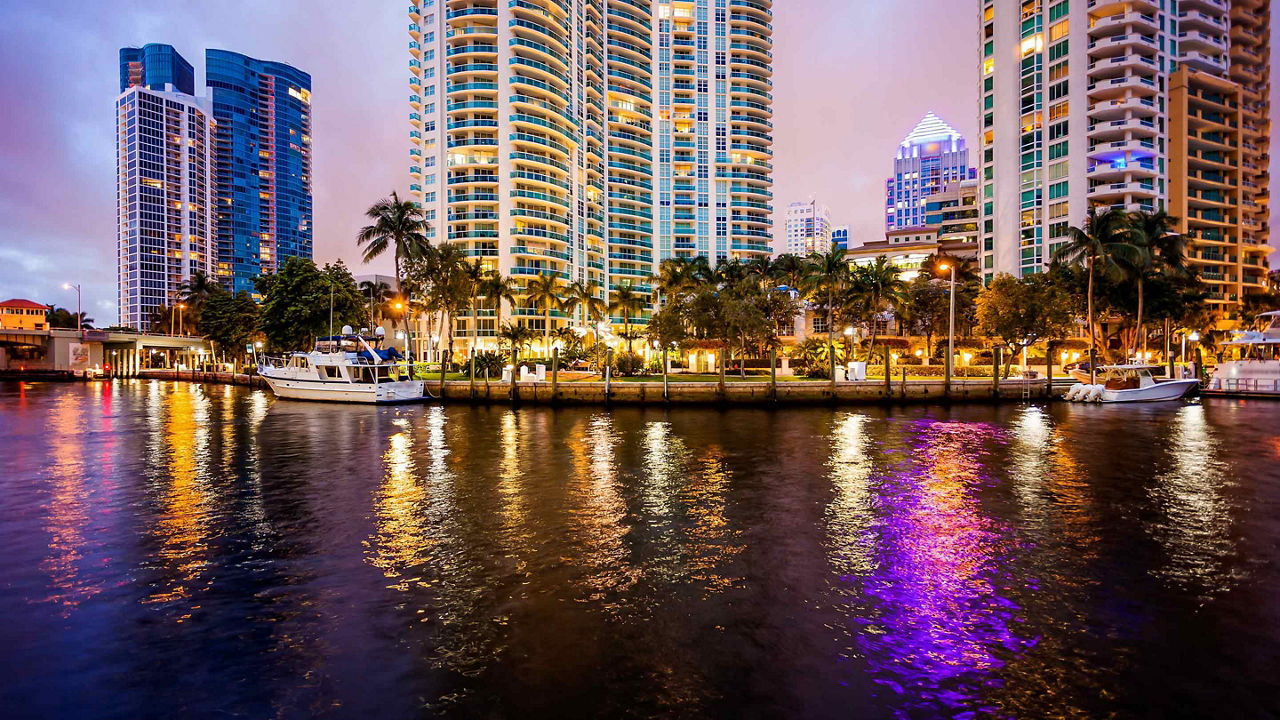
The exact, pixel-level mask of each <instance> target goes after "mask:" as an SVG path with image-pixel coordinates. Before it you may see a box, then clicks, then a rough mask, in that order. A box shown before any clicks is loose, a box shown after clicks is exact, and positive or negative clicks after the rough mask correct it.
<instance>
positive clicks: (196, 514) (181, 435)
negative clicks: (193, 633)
mask: <svg viewBox="0 0 1280 720" xmlns="http://www.w3.org/2000/svg"><path fill="white" fill-rule="evenodd" d="M152 407H153V408H154V409H155V411H156V412H157V413H158V414H159V416H160V417H161V418H162V419H161V420H160V421H159V422H160V425H161V426H162V427H163V434H161V435H159V436H158V437H157V438H156V444H155V445H154V448H155V450H154V452H153V454H152V455H151V457H150V459H149V460H150V462H149V463H148V465H149V468H150V475H151V484H152V490H153V492H154V493H155V496H156V497H155V500H156V503H157V515H156V519H155V523H154V525H153V526H152V528H151V532H152V534H153V535H154V537H155V538H156V539H157V540H158V541H159V546H158V547H157V548H156V549H155V551H154V552H153V553H152V556H151V558H150V560H149V563H148V565H149V566H150V568H151V569H154V570H156V571H157V573H158V576H157V577H156V579H155V580H154V581H153V583H152V587H151V592H150V593H149V594H148V595H147V597H146V598H144V599H143V602H146V603H167V602H171V601H175V600H188V599H190V598H191V597H192V596H193V595H194V594H196V593H198V592H199V591H200V590H201V589H202V588H204V587H207V585H208V582H209V578H208V577H207V576H205V577H202V570H203V569H204V568H205V566H206V552H207V551H208V549H209V548H208V544H207V543H208V529H207V528H206V520H207V516H208V515H209V514H210V513H211V512H212V507H211V495H210V494H209V491H208V487H207V485H206V482H207V479H208V478H207V476H206V475H205V473H206V472H207V469H208V465H209V463H210V461H211V458H210V457H209V453H208V445H209V432H210V424H209V401H208V399H207V398H206V397H205V396H204V394H203V393H202V392H201V390H200V388H199V387H198V386H194V385H188V384H179V383H175V384H174V385H173V387H172V390H171V392H169V393H168V396H167V398H166V401H165V402H163V403H160V402H159V401H157V402H156V403H155V404H154V405H152ZM191 609H192V606H191V605H187V606H186V607H185V608H181V609H179V610H178V612H179V614H178V617H177V620H178V621H179V622H181V621H183V620H185V619H187V618H189V617H190V613H191Z"/></svg>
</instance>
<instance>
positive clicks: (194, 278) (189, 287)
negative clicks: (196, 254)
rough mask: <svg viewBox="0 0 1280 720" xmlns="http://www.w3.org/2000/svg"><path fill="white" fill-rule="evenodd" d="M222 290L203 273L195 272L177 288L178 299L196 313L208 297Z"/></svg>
mask: <svg viewBox="0 0 1280 720" xmlns="http://www.w3.org/2000/svg"><path fill="white" fill-rule="evenodd" d="M221 289H222V287H221V286H220V285H218V284H217V283H216V282H213V281H212V280H210V279H209V276H208V275H205V274H204V272H203V271H200V270H196V271H195V272H193V273H191V277H189V278H187V279H186V280H183V281H182V284H181V285H179V286H178V292H179V293H180V294H179V296H178V297H179V299H180V300H181V301H182V302H183V303H185V304H186V305H187V306H188V307H190V308H191V309H192V310H193V311H198V310H199V309H200V308H201V307H202V306H203V305H204V301H205V300H208V299H209V296H210V295H212V294H214V293H215V292H219V291H220V290H221Z"/></svg>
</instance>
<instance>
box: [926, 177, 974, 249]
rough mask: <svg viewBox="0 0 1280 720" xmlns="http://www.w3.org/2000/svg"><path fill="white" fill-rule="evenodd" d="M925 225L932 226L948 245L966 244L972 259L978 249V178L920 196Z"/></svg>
mask: <svg viewBox="0 0 1280 720" xmlns="http://www.w3.org/2000/svg"><path fill="white" fill-rule="evenodd" d="M924 222H925V225H927V226H930V227H933V228H936V229H937V233H938V238H939V240H941V241H942V242H944V243H946V244H947V245H948V246H967V247H969V248H970V250H971V252H970V251H966V254H971V255H972V257H974V258H975V259H976V258H977V251H978V181H977V180H965V181H963V182H958V183H951V184H949V185H947V186H946V187H944V188H943V189H942V191H941V192H938V193H935V194H933V195H930V196H928V197H926V198H925V199H924Z"/></svg>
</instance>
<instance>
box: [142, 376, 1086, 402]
mask: <svg viewBox="0 0 1280 720" xmlns="http://www.w3.org/2000/svg"><path fill="white" fill-rule="evenodd" d="M142 377H143V378H151V379H156V380H184V381H192V382H207V383H223V384H235V385H246V386H251V387H256V388H263V389H265V388H266V384H265V383H264V382H263V381H262V379H261V378H260V377H257V376H251V375H243V374H232V373H215V372H202V371H199V370H194V371H189V370H144V371H142ZM726 380H727V381H726V382H725V384H724V386H723V387H721V386H720V383H719V382H677V381H674V380H673V381H672V382H670V383H669V384H667V385H666V386H664V384H663V382H662V380H661V378H659V379H657V380H655V381H645V382H640V381H635V380H634V379H627V380H616V381H612V382H609V383H605V382H602V381H599V380H596V381H584V380H575V381H571V382H558V381H557V382H553V381H551V380H547V381H545V382H517V383H514V384H513V383H502V382H498V381H489V382H486V381H484V380H482V379H478V380H476V381H475V383H474V384H472V383H471V382H470V381H469V380H447V381H446V382H445V383H444V390H443V393H442V392H441V384H440V382H439V381H438V380H436V381H432V380H428V381H427V390H428V392H429V393H430V394H431V396H432V397H428V398H424V399H423V400H424V402H435V401H439V400H441V399H443V400H444V401H446V402H459V403H477V404H507V403H511V402H512V400H513V399H514V400H515V401H516V402H518V403H536V404H564V405H607V404H620V405H772V404H778V405H821V404H828V405H829V404H871V403H885V402H889V403H901V402H906V403H913V402H939V401H952V402H993V401H1015V402H1016V401H1022V400H1031V399H1044V398H1050V397H1053V398H1056V397H1060V396H1061V394H1062V392H1063V391H1065V390H1066V388H1067V387H1069V386H1070V385H1071V384H1073V383H1075V380H1072V379H1070V378H1066V377H1062V378H1055V379H1054V386H1053V390H1052V391H1050V389H1049V385H1048V383H1047V382H1046V381H1045V380H1044V379H1037V380H1024V379H1021V378H1011V379H1001V380H1000V381H999V382H998V383H997V382H995V381H994V380H993V379H992V378H982V379H954V380H952V382H951V386H950V387H949V388H948V387H947V384H946V383H945V382H944V381H943V380H942V379H941V378H932V379H916V380H912V379H908V380H906V381H905V382H903V381H902V380H892V381H891V382H889V383H887V384H886V383H885V381H884V380H883V379H879V380H865V381H859V382H837V383H836V384H835V385H834V388H833V386H832V384H831V383H830V382H823V381H816V380H788V381H783V380H780V381H778V382H777V383H776V384H774V383H771V382H769V381H768V380H764V381H751V380H748V381H743V380H732V379H728V378H726ZM513 390H514V392H513Z"/></svg>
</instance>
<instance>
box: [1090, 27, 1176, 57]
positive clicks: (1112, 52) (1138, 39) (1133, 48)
mask: <svg viewBox="0 0 1280 720" xmlns="http://www.w3.org/2000/svg"><path fill="white" fill-rule="evenodd" d="M1159 47H1160V46H1159V43H1157V42H1156V39H1155V36H1154V35H1146V34H1143V33H1136V32H1134V33H1125V34H1124V35H1112V36H1110V37H1101V38H1098V39H1097V40H1094V41H1092V42H1090V43H1089V57H1091V58H1110V57H1115V56H1116V55H1120V54H1125V53H1151V54H1155V53H1156V52H1157V51H1158V50H1159Z"/></svg>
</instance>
